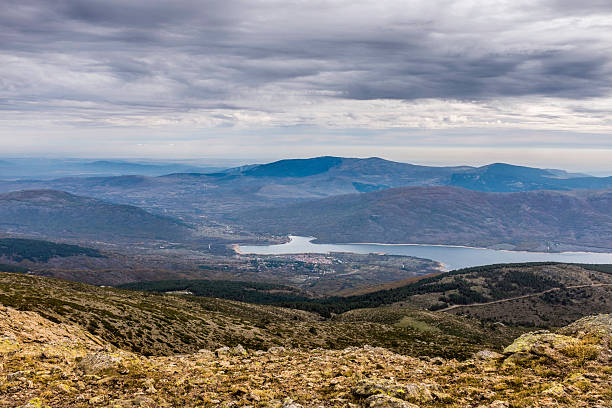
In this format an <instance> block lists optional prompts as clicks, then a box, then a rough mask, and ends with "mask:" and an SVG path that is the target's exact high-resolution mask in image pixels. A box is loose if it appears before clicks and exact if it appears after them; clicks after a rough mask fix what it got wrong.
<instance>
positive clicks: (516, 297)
mask: <svg viewBox="0 0 612 408" xmlns="http://www.w3.org/2000/svg"><path fill="white" fill-rule="evenodd" d="M601 286H612V283H592V284H589V285H573V286H566V287H565V288H552V289H547V290H545V291H542V292H538V293H530V294H528V295H521V296H514V297H510V298H506V299H499V300H492V301H490V302H484V303H471V304H469V305H452V306H449V307H445V308H444V309H440V310H437V311H438V312H448V311H449V310H453V309H458V308H460V307H474V306H486V305H493V304H495V303H504V302H510V301H512V300H517V299H525V298H530V297H533V296H540V295H543V294H545V293H549V292H554V291H556V290H561V289H579V288H594V287H601Z"/></svg>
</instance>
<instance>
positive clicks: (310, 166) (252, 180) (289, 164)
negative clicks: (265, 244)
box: [0, 156, 612, 224]
mask: <svg viewBox="0 0 612 408" xmlns="http://www.w3.org/2000/svg"><path fill="white" fill-rule="evenodd" d="M111 164H112V163H111ZM107 165H109V163H107V162H104V161H102V162H98V163H94V164H92V166H94V167H95V166H102V167H104V166H107ZM134 168H138V167H134ZM142 173H143V174H145V175H140V176H138V175H132V176H118V177H69V178H59V179H54V180H17V181H0V191H4V192H9V191H16V190H24V189H28V190H30V189H53V190H61V191H67V192H69V193H72V194H77V195H83V196H88V197H95V198H98V199H102V200H105V201H110V202H114V203H120V204H128V205H135V206H138V207H142V208H144V209H146V210H147V211H150V212H153V213H157V214H166V213H165V211H167V212H168V214H170V215H172V216H174V217H177V218H181V219H184V220H186V221H190V222H194V223H200V222H202V220H203V219H205V220H206V221H207V222H209V221H212V223H211V224H214V222H218V221H222V218H223V216H225V215H227V214H233V213H236V212H241V211H244V210H248V209H256V208H266V207H275V206H282V205H289V204H294V203H297V202H301V201H306V200H313V199H318V198H325V197H330V196H337V195H344V194H351V193H367V192H373V191H379V190H385V189H389V188H396V187H407V186H457V187H462V188H467V189H471V190H474V191H489V192H513V191H532V190H541V189H548V190H562V191H569V190H579V189H606V188H612V178H611V177H608V178H601V177H590V176H586V175H580V174H570V173H567V172H564V171H562V170H554V169H553V170H550V169H537V168H530V167H521V166H513V165H509V164H502V163H497V164H491V165H488V166H483V167H470V166H457V167H433V166H419V165H413V164H408V163H399V162H393V161H389V160H384V159H380V158H377V157H371V158H366V159H357V158H344V157H331V156H324V157H315V158H310V159H287V160H279V161H276V162H272V163H265V164H254V165H247V166H241V167H236V168H232V169H228V170H223V171H220V172H216V173H198V172H179V173H172V174H168V175H164V176H159V177H150V176H147V175H146V174H148V173H147V172H145V171H143V172H142Z"/></svg>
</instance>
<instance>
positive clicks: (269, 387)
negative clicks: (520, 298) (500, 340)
mask: <svg viewBox="0 0 612 408" xmlns="http://www.w3.org/2000/svg"><path fill="white" fill-rule="evenodd" d="M611 338H612V315H598V316H594V317H587V318H583V319H581V320H578V321H577V322H575V323H573V324H571V325H569V326H567V327H565V328H563V329H562V330H560V331H559V332H558V333H550V332H544V331H539V332H533V333H528V334H524V335H522V336H521V337H519V338H518V339H517V340H516V341H514V342H513V343H512V344H511V345H509V346H508V347H507V348H506V349H505V350H504V352H503V354H498V353H495V352H491V351H482V352H479V353H477V354H475V356H474V358H472V359H469V360H466V361H462V362H459V361H457V360H454V359H450V360H447V359H441V358H439V357H438V358H433V359H432V358H425V359H418V358H415V357H408V356H403V355H399V354H395V353H393V352H391V351H388V350H386V349H382V348H375V347H369V346H364V347H361V348H353V347H351V348H347V349H344V350H324V349H314V350H310V351H305V350H297V349H284V348H282V347H276V348H271V349H270V350H268V351H252V350H245V349H244V348H243V347H241V346H235V347H232V348H227V347H226V348H220V349H218V350H215V351H209V350H201V351H199V352H197V353H194V354H189V355H174V356H159V357H145V356H143V355H140V354H136V353H133V352H127V351H122V350H119V349H117V348H115V347H113V346H111V345H109V344H108V343H106V342H105V341H103V340H101V339H100V338H98V337H96V336H94V335H92V334H90V333H88V332H86V331H84V330H83V329H81V328H79V327H77V326H72V325H69V324H66V323H54V322H52V321H50V320H47V319H45V318H43V317H41V316H40V315H38V314H37V313H34V312H23V311H17V310H15V309H12V308H7V307H4V306H0V358H1V360H0V361H1V362H0V406H2V407H90V406H99V407H247V406H251V407H279V408H280V407H284V408H298V407H304V408H306V407H411V408H414V407H442V406H448V407H496V408H501V407H527V406H530V407H531V406H539V407H558V406H565V407H599V408H603V407H610V406H612V366H611V365H610V362H611V356H612V352H611V349H610V343H611Z"/></svg>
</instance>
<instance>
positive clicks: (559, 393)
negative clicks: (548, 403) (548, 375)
mask: <svg viewBox="0 0 612 408" xmlns="http://www.w3.org/2000/svg"><path fill="white" fill-rule="evenodd" d="M542 395H547V396H550V397H554V398H566V397H567V392H565V388H564V387H563V385H561V384H559V383H552V385H551V386H550V387H548V388H547V389H546V390H544V392H542Z"/></svg>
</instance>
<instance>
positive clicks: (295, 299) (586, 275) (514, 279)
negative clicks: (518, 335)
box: [126, 263, 612, 326]
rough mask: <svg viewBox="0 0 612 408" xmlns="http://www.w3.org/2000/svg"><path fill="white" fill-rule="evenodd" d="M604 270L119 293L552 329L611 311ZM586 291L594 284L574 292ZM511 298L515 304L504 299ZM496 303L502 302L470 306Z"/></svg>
mask: <svg viewBox="0 0 612 408" xmlns="http://www.w3.org/2000/svg"><path fill="white" fill-rule="evenodd" d="M609 269H610V266H609V265H571V264H557V263H528V264H500V265H488V266H481V267H475V268H467V269H461V270H457V271H453V272H449V273H442V274H437V275H430V276H427V277H422V278H419V279H415V280H413V281H410V282H408V284H406V285H403V286H399V287H393V288H391V289H384V290H378V291H369V292H366V293H361V294H355V295H352V296H347V297H326V298H307V297H305V296H304V294H303V293H299V292H295V291H293V292H292V291H288V290H286V288H285V290H282V291H281V292H278V289H279V288H274V286H266V285H261V284H254V283H246V282H243V283H231V284H230V286H228V283H227V282H225V281H199V280H194V281H189V280H181V281H159V282H141V283H138V284H131V285H128V286H126V287H128V288H131V289H139V290H149V291H157V292H165V291H171V290H189V291H191V292H193V293H194V294H196V295H198V294H199V295H203V296H215V297H222V298H228V299H234V300H244V301H248V302H253V303H260V304H272V305H277V306H285V307H292V308H295V309H303V310H308V311H312V312H316V313H319V314H320V315H322V316H326V317H330V316H332V315H333V314H341V313H344V312H347V311H349V310H354V309H361V308H376V307H380V306H385V305H386V306H389V305H392V304H396V305H399V306H410V307H417V308H423V309H430V310H439V309H444V308H448V307H449V306H455V307H457V306H460V305H466V306H465V307H457V308H455V309H453V310H452V312H453V313H460V314H469V315H472V316H474V317H476V318H478V319H484V320H489V321H502V322H506V323H512V324H520V325H530V326H533V325H535V326H560V325H563V324H567V323H569V322H571V321H573V320H576V319H578V318H580V317H583V316H585V315H587V314H589V313H610V312H612V300H611V299H612V297H611V296H610V293H611V292H612V286H610V285H611V284H612V274H611V273H610V271H609ZM257 285H259V286H257ZM586 285H595V286H592V287H578V288H576V287H574V286H586ZM598 285H602V286H598ZM256 287H258V288H259V289H255V288H256ZM270 289H276V291H271V290H270ZM524 296H528V297H527V298H525V297H524ZM515 297H522V298H519V299H516V300H514V301H509V302H506V301H505V300H508V299H511V298H515ZM498 301H502V302H499V303H495V304H487V305H483V306H480V307H473V306H470V305H473V304H475V303H490V302H498ZM517 310H520V312H517Z"/></svg>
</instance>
